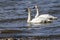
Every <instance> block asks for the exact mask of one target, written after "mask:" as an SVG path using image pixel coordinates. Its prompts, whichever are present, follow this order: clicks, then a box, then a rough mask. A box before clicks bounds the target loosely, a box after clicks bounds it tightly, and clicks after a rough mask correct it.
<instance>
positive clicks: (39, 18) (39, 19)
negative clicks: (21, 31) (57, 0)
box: [27, 5, 57, 23]
mask: <svg viewBox="0 0 60 40" xmlns="http://www.w3.org/2000/svg"><path fill="white" fill-rule="evenodd" d="M35 9H36V15H35V18H34V19H32V20H31V15H30V8H28V19H27V23H46V22H51V21H52V20H54V19H57V17H54V16H52V15H49V14H42V15H39V12H38V7H37V5H35Z"/></svg>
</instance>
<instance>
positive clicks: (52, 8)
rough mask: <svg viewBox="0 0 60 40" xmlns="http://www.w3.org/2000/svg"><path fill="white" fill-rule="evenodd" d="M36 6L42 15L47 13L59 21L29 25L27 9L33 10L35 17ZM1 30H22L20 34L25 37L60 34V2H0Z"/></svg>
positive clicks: (20, 0) (4, 0)
mask: <svg viewBox="0 0 60 40" xmlns="http://www.w3.org/2000/svg"><path fill="white" fill-rule="evenodd" d="M36 4H37V5H38V8H39V13H40V14H45V13H47V14H50V15H53V16H56V17H58V19H57V20H54V21H53V22H52V23H47V24H28V23H27V22H26V21H27V12H26V8H28V7H29V8H31V16H32V17H34V16H35V14H36V13H35V12H36V11H35V9H33V7H34V6H35V5H36ZM0 30H21V31H23V32H22V33H19V34H20V35H25V36H41V35H42V36H44V35H57V34H60V0H0ZM19 34H17V35H19Z"/></svg>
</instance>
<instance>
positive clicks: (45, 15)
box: [35, 5, 57, 20]
mask: <svg viewBox="0 0 60 40" xmlns="http://www.w3.org/2000/svg"><path fill="white" fill-rule="evenodd" d="M35 9H36V16H35V18H36V17H43V18H48V19H49V20H54V19H57V17H54V16H52V15H49V14H42V15H40V16H39V12H38V7H37V5H35Z"/></svg>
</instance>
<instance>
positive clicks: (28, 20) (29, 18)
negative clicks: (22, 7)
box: [27, 8, 31, 23]
mask: <svg viewBox="0 0 60 40" xmlns="http://www.w3.org/2000/svg"><path fill="white" fill-rule="evenodd" d="M30 16H31V15H30V8H28V19H27V22H28V23H29V22H30V20H31V17H30Z"/></svg>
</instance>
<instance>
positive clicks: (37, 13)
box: [35, 6, 39, 17]
mask: <svg viewBox="0 0 60 40" xmlns="http://www.w3.org/2000/svg"><path fill="white" fill-rule="evenodd" d="M35 9H36V16H35V17H38V15H39V11H38V7H37V6H36V7H35Z"/></svg>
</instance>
